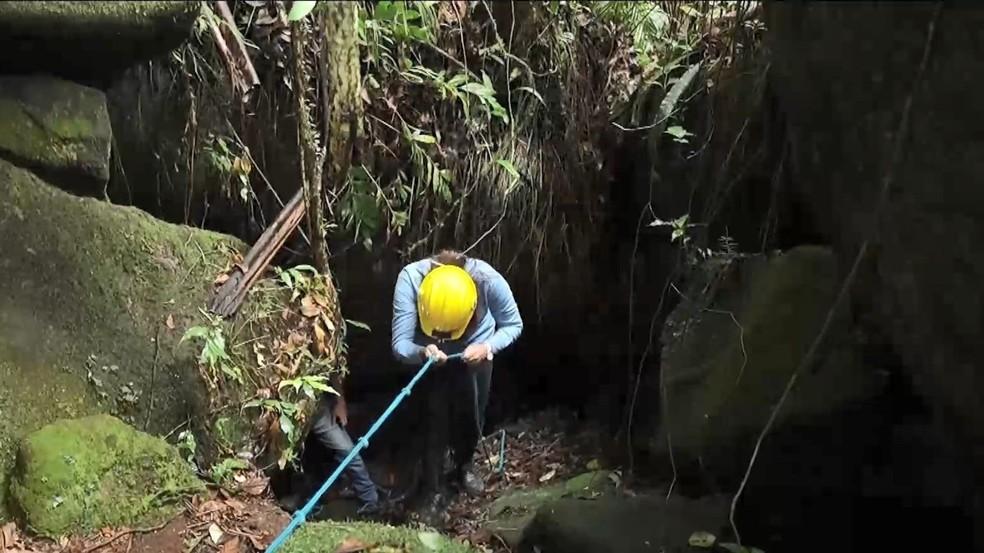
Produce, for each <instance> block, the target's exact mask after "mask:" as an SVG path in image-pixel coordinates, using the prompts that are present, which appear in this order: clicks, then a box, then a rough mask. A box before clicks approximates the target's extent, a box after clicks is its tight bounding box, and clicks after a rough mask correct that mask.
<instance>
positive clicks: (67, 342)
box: [0, 160, 242, 516]
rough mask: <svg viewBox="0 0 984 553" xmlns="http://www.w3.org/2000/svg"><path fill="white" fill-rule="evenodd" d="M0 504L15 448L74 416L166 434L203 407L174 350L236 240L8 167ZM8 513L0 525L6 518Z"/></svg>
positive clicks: (1, 214)
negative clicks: (115, 419) (100, 416)
mask: <svg viewBox="0 0 984 553" xmlns="http://www.w3.org/2000/svg"><path fill="white" fill-rule="evenodd" d="M0 237H2V248H0V381H2V382H3V385H2V386H0V506H2V505H3V503H4V502H3V499H4V498H3V496H4V495H5V493H6V490H7V487H6V486H5V485H4V484H5V477H6V475H7V474H8V472H9V470H10V467H11V465H12V462H13V453H14V449H13V448H14V444H15V443H16V441H17V440H18V439H19V438H20V437H22V436H24V435H25V434H26V433H28V432H31V431H34V430H37V429H38V428H39V427H41V426H42V425H44V424H46V423H48V422H51V421H53V420H55V419H58V418H62V417H66V416H79V415H86V414H89V413H93V412H112V413H116V414H119V415H120V416H121V418H124V419H125V420H127V421H128V422H132V423H135V424H139V426H140V427H141V429H146V430H149V431H151V432H160V433H166V432H168V431H170V430H171V429H173V428H174V427H175V426H176V425H177V424H179V423H181V422H184V421H185V420H186V418H187V417H188V415H189V414H190V413H193V412H195V410H196V409H197V408H198V407H199V405H200V403H199V402H200V399H201V396H202V393H203V389H202V387H200V385H199V383H200V378H199V376H198V372H197V370H196V368H195V358H196V355H195V354H196V352H195V351H194V350H193V348H192V347H191V346H190V345H187V344H185V345H184V346H180V347H179V346H178V340H179V338H180V336H181V333H182V332H183V331H184V329H185V328H186V327H187V326H189V325H190V324H192V321H195V320H197V319H196V317H198V308H199V307H200V306H202V305H204V302H205V297H206V294H207V292H208V290H209V288H210V284H211V282H212V280H213V278H214V276H215V274H216V272H217V271H218V270H220V269H221V268H222V266H223V265H224V263H225V262H226V259H227V253H228V251H229V250H230V249H236V248H241V247H242V245H241V244H240V243H238V242H236V241H234V240H232V239H230V238H228V237H224V236H222V235H218V234H215V233H210V232H203V231H199V230H195V229H191V228H188V227H182V226H177V225H171V224H167V223H162V222H160V221H157V220H155V219H153V218H152V217H150V216H148V215H147V214H145V213H143V212H141V211H139V210H137V209H134V208H122V207H118V206H113V205H110V204H108V203H106V202H101V201H96V200H93V199H85V198H77V197H74V196H71V195H69V194H67V193H65V192H62V191H61V190H58V189H57V188H55V187H53V186H51V185H49V184H47V183H46V182H44V181H42V180H40V179H39V178H37V177H36V176H35V175H34V174H32V173H31V172H29V171H27V170H24V169H21V168H18V167H16V166H14V165H12V164H10V163H8V162H6V161H2V160H0ZM2 514H3V513H2V507H0V516H2Z"/></svg>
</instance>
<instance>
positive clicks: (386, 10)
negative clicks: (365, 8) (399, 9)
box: [372, 0, 396, 20]
mask: <svg viewBox="0 0 984 553" xmlns="http://www.w3.org/2000/svg"><path fill="white" fill-rule="evenodd" d="M372 15H373V17H374V18H375V19H381V20H390V19H393V17H394V16H396V3H395V2H392V1H391V0H382V1H381V2H379V3H378V4H376V7H375V9H374V10H373V12H372Z"/></svg>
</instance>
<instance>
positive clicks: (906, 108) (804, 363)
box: [729, 2, 943, 545]
mask: <svg viewBox="0 0 984 553" xmlns="http://www.w3.org/2000/svg"><path fill="white" fill-rule="evenodd" d="M942 12H943V3H942V2H939V3H937V4H936V8H935V10H934V11H933V18H932V19H931V20H930V21H929V28H928V30H927V32H926V42H925V46H924V48H923V54H922V59H921V60H920V62H919V68H918V70H917V72H916V75H915V77H914V78H913V80H912V88H910V90H909V94H908V95H907V96H906V99H905V104H904V105H903V107H902V113H901V115H900V116H899V125H898V128H897V130H896V133H895V144H894V145H893V148H892V158H891V160H890V161H891V163H890V164H889V165H888V169H887V170H886V172H885V177H884V179H883V180H882V187H881V192H880V194H879V197H878V203H877V204H875V209H874V213H873V214H872V217H871V229H870V230H869V233H868V237H867V238H865V240H864V242H862V244H861V247H860V249H859V250H858V253H857V255H856V256H855V258H854V263H852V264H851V270H850V272H848V274H847V277H845V278H844V283H843V284H842V285H841V288H840V291H839V292H838V293H837V297H836V298H835V299H834V303H833V305H831V306H830V310H829V311H827V317H826V318H825V319H824V321H823V326H822V327H820V332H819V333H817V336H816V338H814V340H813V343H812V344H810V348H809V349H808V350H807V351H806V354H805V355H803V358H802V359H801V360H800V363H799V365H798V366H797V367H796V370H795V371H793V374H792V375H790V377H789V380H788V381H787V382H786V387H785V389H783V391H782V395H781V396H779V401H778V402H777V403H776V406H775V407H773V409H772V412H771V413H770V414H769V419H768V420H767V421H766V423H765V427H763V428H762V432H760V433H759V436H758V439H757V440H756V441H755V449H753V450H752V457H751V459H749V461H748V467H747V468H746V470H745V476H744V477H743V478H742V480H741V484H740V485H739V486H738V491H737V492H736V493H735V496H734V498H733V499H732V500H731V512H730V513H729V522H730V523H731V530H732V531H733V532H734V534H735V541H737V542H738V544H739V545H740V544H741V535H740V534H739V533H738V526H737V525H736V524H735V509H736V507H737V505H738V500H739V499H741V495H742V493H743V492H744V491H745V486H746V485H748V479H749V478H750V477H751V474H752V469H753V468H754V467H755V461H756V459H758V455H759V451H760V450H761V448H762V442H764V441H765V438H766V436H767V435H768V434H769V432H770V431H771V430H772V427H773V425H774V424H775V422H776V418H777V417H778V416H779V412H780V411H781V410H782V407H783V405H784V404H785V403H786V400H787V399H788V398H789V394H790V392H791V391H792V389H793V388H794V387H795V386H796V381H797V380H798V379H799V375H800V374H802V372H803V371H804V370H805V369H806V367H808V366H810V364H811V363H812V362H813V358H814V356H815V355H816V353H817V350H818V349H819V347H820V343H821V342H822V341H823V338H824V337H825V336H826V334H827V331H828V330H829V329H830V325H831V323H832V322H833V320H834V316H835V315H836V314H837V311H838V308H839V307H840V306H841V304H843V303H844V299H845V298H846V297H847V293H848V291H849V290H850V288H851V285H852V284H853V283H854V280H855V279H856V278H857V274H858V270H859V269H860V267H861V262H862V261H863V260H864V257H865V255H866V254H867V253H868V248H869V246H870V244H871V239H872V236H873V235H874V234H875V231H876V230H877V229H878V223H879V220H880V219H881V213H882V211H883V210H884V208H885V205H886V204H887V203H888V196H889V192H890V191H891V188H892V182H893V181H894V180H895V170H896V169H897V168H898V164H899V160H900V159H901V157H902V146H903V144H904V142H905V140H904V138H905V135H906V134H907V131H908V130H909V117H910V114H911V112H912V98H913V96H915V93H916V90H917V89H918V88H919V84H920V83H921V82H922V79H923V76H924V75H925V73H926V66H927V65H928V64H929V55H930V53H931V52H932V46H933V38H934V37H935V36H936V24H937V22H938V21H939V19H940V14H941V13H942Z"/></svg>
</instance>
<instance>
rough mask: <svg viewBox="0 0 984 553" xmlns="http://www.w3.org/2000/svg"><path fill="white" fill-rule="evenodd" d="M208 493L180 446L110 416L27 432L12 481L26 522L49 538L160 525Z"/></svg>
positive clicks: (18, 505) (63, 422)
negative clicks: (193, 496)
mask: <svg viewBox="0 0 984 553" xmlns="http://www.w3.org/2000/svg"><path fill="white" fill-rule="evenodd" d="M204 491H205V488H204V485H203V484H202V483H201V482H200V481H199V480H198V479H197V478H196V477H195V474H194V472H193V471H192V469H191V467H190V466H189V465H188V464H187V463H185V462H184V461H183V460H182V459H181V457H180V455H178V452H177V450H176V449H174V448H173V447H171V446H169V445H168V444H166V443H165V442H164V441H163V440H161V439H159V438H155V437H153V436H150V435H148V434H144V433H142V432H139V431H137V430H136V429H134V428H131V427H129V426H127V425H126V424H124V423H123V422H121V421H120V420H118V419H116V418H114V417H111V416H109V415H93V416H90V417H86V418H82V419H70V420H60V421H57V422H55V423H52V424H49V425H47V426H45V427H43V428H42V429H41V430H38V431H36V432H34V433H32V434H30V435H28V436H27V437H26V438H25V439H24V441H23V442H22V444H21V447H20V449H19V451H18V457H17V468H16V471H15V473H14V478H13V479H12V482H11V495H12V498H13V500H14V502H15V503H16V505H17V508H18V510H19V511H20V512H22V513H23V515H24V518H25V521H26V522H27V524H28V525H29V526H30V528H31V529H32V530H34V531H35V532H37V533H39V534H40V535H42V536H48V537H56V536H60V535H63V534H65V533H66V532H68V531H73V532H76V531H83V532H86V531H94V530H97V529H99V528H103V527H106V526H146V525H149V524H155V523H159V522H162V521H164V520H167V519H168V518H169V517H171V516H174V515H175V514H176V513H177V512H178V511H180V509H181V500H182V499H183V498H185V497H187V496H188V495H191V494H196V493H201V492H204Z"/></svg>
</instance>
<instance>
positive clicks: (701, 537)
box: [687, 531, 717, 549]
mask: <svg viewBox="0 0 984 553" xmlns="http://www.w3.org/2000/svg"><path fill="white" fill-rule="evenodd" d="M716 541H717V537H716V536H715V535H714V534H712V533H710V532H703V531H699V532H694V533H693V534H690V539H689V540H687V542H688V544H689V545H690V547H698V548H700V549H710V548H712V547H714V542H716Z"/></svg>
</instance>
